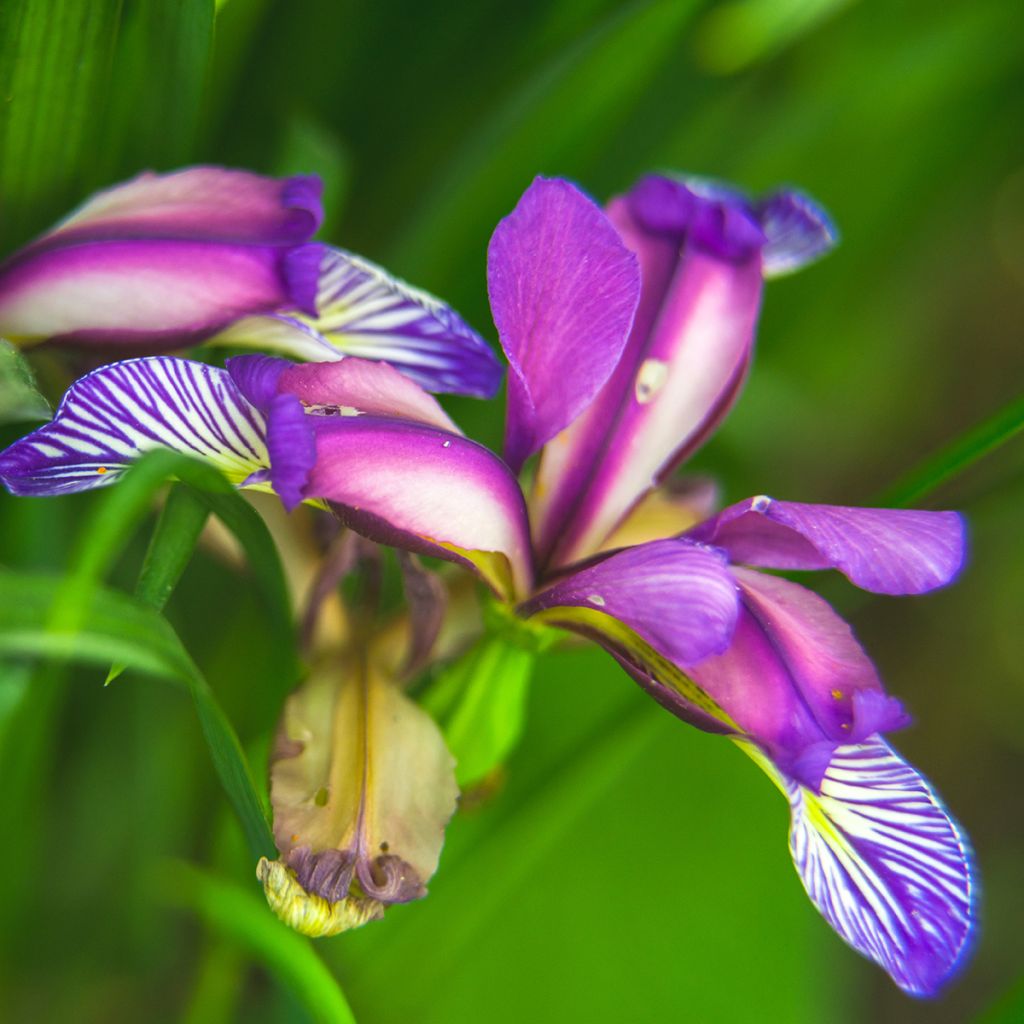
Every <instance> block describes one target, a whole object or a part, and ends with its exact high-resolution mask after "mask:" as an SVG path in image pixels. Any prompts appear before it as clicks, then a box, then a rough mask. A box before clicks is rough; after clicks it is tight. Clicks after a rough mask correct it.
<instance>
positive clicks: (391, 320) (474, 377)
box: [211, 246, 501, 398]
mask: <svg viewBox="0 0 1024 1024" xmlns="http://www.w3.org/2000/svg"><path fill="white" fill-rule="evenodd" d="M300 255H301V254H300ZM311 270H312V271H313V275H314V276H313V288H312V298H311V304H312V308H311V309H308V310H305V311H303V309H302V308H300V309H297V310H283V311H280V312H277V313H272V314H269V315H265V316H256V317H247V318H245V319H243V320H241V321H239V322H238V323H236V324H233V325H232V326H231V327H230V328H228V329H227V330H226V331H224V332H222V333H221V334H219V335H218V336H217V337H216V338H213V339H211V341H212V342H213V343H215V344H224V345H236V346H239V347H244V348H255V349H261V350H265V351H271V352H279V353H281V354H282V355H287V356H293V357H295V358H296V359H303V360H310V361H313V362H326V361H330V360H337V359H342V358H344V357H345V356H359V357H361V358H364V359H368V360H376V361H383V362H387V363H390V364H391V365H392V366H394V367H395V368H396V369H398V370H400V371H401V372H402V373H404V374H405V375H406V376H407V377H409V378H410V379H412V380H414V381H416V382H417V383H418V384H420V385H421V386H423V387H424V388H426V389H427V390H428V391H446V392H452V393H455V394H462V395H471V396H474V397H477V398H490V397H492V396H493V395H494V394H495V393H496V392H497V390H498V386H499V385H500V383H501V366H500V364H499V363H498V360H497V358H496V357H495V355H494V353H493V352H492V351H491V348H490V346H489V345H488V344H487V343H486V342H485V341H484V340H483V338H481V337H480V335H479V334H477V333H476V331H474V330H473V329H472V328H471V327H470V326H469V325H468V324H467V323H466V322H465V321H464V320H463V319H462V318H461V317H460V316H459V315H458V314H457V313H456V312H455V311H454V310H452V309H451V308H450V307H448V306H446V305H445V304H444V303H442V302H440V301H439V300H438V299H435V298H434V297H433V296H432V295H428V294H427V293H426V292H423V291H419V290H418V289H416V288H412V287H410V286H409V285H407V284H405V282H403V281H400V280H398V279H397V278H395V277H392V276H391V275H389V274H388V273H387V272H386V271H385V270H383V269H381V268H380V267H378V266H376V265H375V264H373V263H371V262H370V261H369V260H364V259H362V258H361V257H359V256H355V255H353V254H352V253H348V252H344V251H343V250H341V249H333V248H330V247H327V246H322V247H320V257H319V259H318V261H317V263H316V265H315V266H312V267H311V266H308V265H305V262H304V261H303V260H298V259H292V260H291V262H290V265H289V272H290V274H289V276H290V282H291V287H292V292H293V293H294V294H296V295H297V294H299V293H300V291H302V290H303V287H302V286H303V282H307V283H308V282H309V280H310V278H309V273H310V271H311ZM299 305H300V307H301V306H303V305H305V304H299Z"/></svg>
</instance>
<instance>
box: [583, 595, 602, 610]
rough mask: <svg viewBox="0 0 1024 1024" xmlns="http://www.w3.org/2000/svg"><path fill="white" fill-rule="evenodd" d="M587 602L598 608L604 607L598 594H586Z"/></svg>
mask: <svg viewBox="0 0 1024 1024" xmlns="http://www.w3.org/2000/svg"><path fill="white" fill-rule="evenodd" d="M587 600H588V601H589V602H590V603H591V604H596V605H597V607H598V608H603V607H604V598H603V597H602V596H601V595H600V594H588V595H587Z"/></svg>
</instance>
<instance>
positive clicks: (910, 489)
mask: <svg viewBox="0 0 1024 1024" xmlns="http://www.w3.org/2000/svg"><path fill="white" fill-rule="evenodd" d="M1022 430H1024V396H1022V397H1020V398H1017V399H1015V400H1014V401H1012V402H1010V404H1009V405H1007V406H1005V407H1004V408H1002V409H1000V410H999V412H997V413H996V414H995V415H994V416H991V417H989V418H988V419H987V420H985V421H984V422H983V423H980V424H979V425H978V426H977V427H975V428H974V429H973V430H969V431H968V432H967V433H966V434H964V435H962V436H961V437H959V438H958V439H957V440H955V441H954V442H953V443H952V444H950V445H947V447H945V448H943V449H942V450H941V451H939V452H937V453H936V454H935V455H933V456H932V457H931V458H929V459H926V460H925V461H924V462H923V463H922V464H921V465H920V466H919V467H918V468H916V469H914V470H912V471H911V472H910V473H908V474H907V475H906V476H905V477H904V478H903V479H902V480H900V481H898V482H897V483H896V484H894V485H893V486H892V487H890V488H888V490H886V491H884V492H883V493H882V495H881V496H880V497H879V500H878V504H879V505H886V506H889V507H907V506H909V505H916V504H918V503H919V502H920V501H921V499H922V498H924V497H926V496H927V495H929V494H931V493H932V492H933V491H935V490H936V489H937V488H939V487H941V486H942V484H944V483H947V482H948V481H949V480H952V479H953V478H954V477H955V476H957V475H959V474H960V473H962V472H963V471H964V470H965V469H967V468H968V467H970V466H972V465H974V463H975V462H978V461H980V460H981V459H983V458H984V457H985V456H986V455H989V454H991V453H992V452H994V451H995V450H996V449H997V448H1000V447H1002V446H1003V445H1004V444H1006V443H1007V442H1008V441H1011V440H1012V439H1013V438H1014V437H1016V436H1017V434H1019V433H1020V432H1021V431H1022Z"/></svg>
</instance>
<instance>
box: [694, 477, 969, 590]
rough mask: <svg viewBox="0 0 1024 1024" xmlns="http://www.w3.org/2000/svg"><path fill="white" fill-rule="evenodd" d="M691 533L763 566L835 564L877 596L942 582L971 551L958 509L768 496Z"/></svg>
mask: <svg viewBox="0 0 1024 1024" xmlns="http://www.w3.org/2000/svg"><path fill="white" fill-rule="evenodd" d="M687 536H688V537H690V538H691V539H692V540H696V541H699V542H701V543H705V544H714V545H716V546H717V547H720V548H723V549H724V550H726V551H728V553H729V556H730V558H731V559H732V560H733V561H734V562H744V563H746V564H748V565H758V566H761V567H763V568H766V569H838V570H839V571H840V572H841V573H843V574H844V575H845V576H847V577H849V579H850V580H851V581H852V582H853V583H856V584H857V586H858V587H861V588H863V589H864V590H870V591H874V592H875V593H879V594H921V593H924V592H925V591H928V590H933V589H934V588H935V587H941V586H944V585H945V584H947V583H949V582H950V581H951V580H953V578H954V577H955V576H956V574H957V573H958V572H959V571H960V568H961V567H962V565H963V561H964V556H965V549H966V539H965V535H964V523H963V520H962V519H961V517H960V516H959V515H958V514H957V513H956V512H920V511H916V510H907V509H884V508H848V507H844V506H841V505H804V504H799V503H797V502H791V501H776V500H775V499H774V498H769V497H767V496H765V495H760V496H758V497H756V498H748V499H747V500H746V501H741V502H739V503H738V504H736V505H732V506H730V507H729V508H727V509H725V510H723V511H722V512H720V513H719V514H718V515H717V516H715V517H714V518H713V519H709V520H707V521H706V522H704V523H701V524H700V525H699V526H697V527H695V528H694V529H692V530H690V531H689V533H688V534H687Z"/></svg>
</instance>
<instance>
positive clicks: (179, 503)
mask: <svg viewBox="0 0 1024 1024" xmlns="http://www.w3.org/2000/svg"><path fill="white" fill-rule="evenodd" d="M209 514H210V510H209V508H207V506H206V505H205V504H204V502H202V501H201V500H200V499H199V497H198V496H197V495H196V494H195V492H194V491H191V490H189V489H188V488H186V487H184V486H181V485H179V486H177V487H172V488H171V491H170V493H169V494H168V495H167V501H166V502H165V503H164V507H163V509H162V510H161V512H160V518H159V519H158V520H157V523H156V528H155V529H154V531H153V536H152V538H151V539H150V542H149V548H148V550H147V551H146V559H145V561H144V562H143V563H142V572H141V573H140V574H139V581H138V583H137V584H136V586H135V596H136V597H137V598H138V599H139V600H140V601H143V602H145V603H146V604H148V605H150V606H151V607H153V608H156V609H157V610H158V611H159V610H161V609H163V607H164V605H165V604H167V599H168V598H169V597H170V596H171V594H172V593H173V591H174V588H175V586H176V585H177V583H178V580H179V579H181V574H182V573H183V572H184V571H185V566H186V565H188V563H189V560H190V559H191V558H192V552H193V551H194V549H195V546H196V541H198V540H199V534H200V533H202V530H203V526H204V525H205V523H206V520H207V518H208V517H209ZM123 671H124V666H123V665H115V666H114V667H113V668H111V670H110V673H109V675H108V676H107V685H109V684H110V683H112V682H113V681H114V680H115V679H116V678H117V677H118V676H119V675H120V674H121V673H122V672H123Z"/></svg>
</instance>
